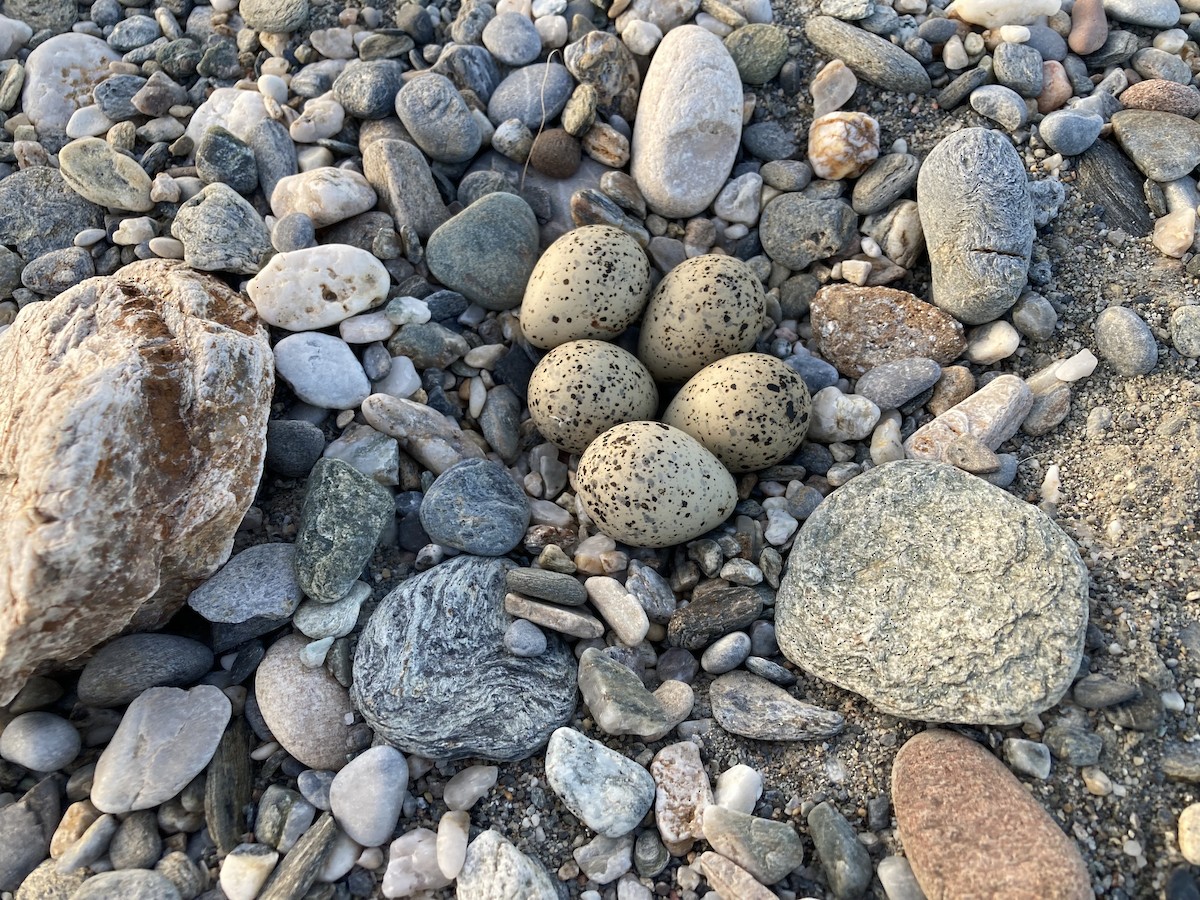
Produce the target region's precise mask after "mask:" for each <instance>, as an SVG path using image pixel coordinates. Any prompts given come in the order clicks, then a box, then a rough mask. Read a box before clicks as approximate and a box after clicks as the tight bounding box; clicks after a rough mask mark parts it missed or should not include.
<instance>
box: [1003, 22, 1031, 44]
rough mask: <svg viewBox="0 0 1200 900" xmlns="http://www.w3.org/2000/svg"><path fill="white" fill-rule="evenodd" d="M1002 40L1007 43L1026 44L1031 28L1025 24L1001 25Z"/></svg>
mask: <svg viewBox="0 0 1200 900" xmlns="http://www.w3.org/2000/svg"><path fill="white" fill-rule="evenodd" d="M1000 40H1002V41H1004V42H1005V43H1006V44H1024V43H1025V42H1026V41H1028V40H1029V29H1028V28H1026V27H1025V26H1024V25H1004V26H1001V28H1000Z"/></svg>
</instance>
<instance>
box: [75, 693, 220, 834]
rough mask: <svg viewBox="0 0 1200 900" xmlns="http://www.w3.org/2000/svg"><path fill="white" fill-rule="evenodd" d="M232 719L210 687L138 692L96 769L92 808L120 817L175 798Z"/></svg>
mask: <svg viewBox="0 0 1200 900" xmlns="http://www.w3.org/2000/svg"><path fill="white" fill-rule="evenodd" d="M231 714H232V705H231V704H230V702H229V698H228V697H226V696H225V694H223V693H222V692H221V691H220V690H219V689H217V688H215V687H213V686H212V685H201V686H199V687H195V688H192V689H191V690H190V691H183V690H180V689H179V688H174V687H154V688H150V689H149V690H147V691H145V692H143V693H142V694H141V695H140V696H139V697H138V698H137V699H136V700H134V701H133V703H131V704H130V705H129V709H127V710H126V712H125V715H124V716H123V717H122V718H121V724H120V725H119V726H118V727H117V731H116V733H115V734H114V735H113V737H112V740H111V741H110V742H109V744H108V746H107V747H106V748H105V749H104V752H103V753H102V754H101V755H100V759H99V761H98V762H97V763H96V773H95V776H94V780H93V782H92V791H91V799H92V802H93V803H94V804H95V805H96V808H97V809H99V810H100V811H102V812H106V813H114V814H121V813H127V812H132V811H134V810H139V809H150V808H152V807H155V806H158V805H159V804H160V803H162V802H163V801H165V800H169V799H170V798H171V797H174V796H175V795H176V794H178V793H179V792H180V791H181V790H183V788H184V787H185V786H186V785H187V783H188V782H189V781H191V780H192V779H193V778H195V777H196V775H198V774H199V773H200V772H202V771H204V768H205V767H206V766H207V765H208V763H209V761H210V760H211V759H212V757H213V753H215V752H216V749H217V743H218V742H219V741H220V740H221V735H222V734H223V733H224V731H225V726H226V725H227V724H228V722H229V718H230V715H231Z"/></svg>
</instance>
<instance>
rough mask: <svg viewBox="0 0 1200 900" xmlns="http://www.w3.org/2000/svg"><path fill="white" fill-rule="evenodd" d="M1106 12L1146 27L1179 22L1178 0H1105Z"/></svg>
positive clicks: (1163, 26) (1166, 26) (1157, 26)
mask: <svg viewBox="0 0 1200 900" xmlns="http://www.w3.org/2000/svg"><path fill="white" fill-rule="evenodd" d="M1104 12H1105V13H1106V14H1107V15H1108V17H1109V18H1111V19H1116V20H1117V21H1118V22H1126V23H1128V24H1130V25H1142V26H1144V27H1146V28H1159V29H1162V28H1174V27H1175V25H1176V23H1178V22H1179V4H1178V3H1177V2H1176V0H1136V2H1135V0H1104Z"/></svg>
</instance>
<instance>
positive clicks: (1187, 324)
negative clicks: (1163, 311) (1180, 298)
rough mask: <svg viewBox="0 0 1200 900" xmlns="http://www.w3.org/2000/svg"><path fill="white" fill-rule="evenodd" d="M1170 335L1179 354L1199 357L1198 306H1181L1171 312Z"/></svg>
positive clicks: (1199, 316) (1199, 308)
mask: <svg viewBox="0 0 1200 900" xmlns="http://www.w3.org/2000/svg"><path fill="white" fill-rule="evenodd" d="M1170 335H1171V343H1172V345H1174V347H1175V349H1176V351H1178V352H1179V354H1180V355H1181V356H1187V357H1191V358H1196V357H1200V306H1181V307H1179V308H1178V309H1177V310H1175V312H1173V313H1171V321H1170Z"/></svg>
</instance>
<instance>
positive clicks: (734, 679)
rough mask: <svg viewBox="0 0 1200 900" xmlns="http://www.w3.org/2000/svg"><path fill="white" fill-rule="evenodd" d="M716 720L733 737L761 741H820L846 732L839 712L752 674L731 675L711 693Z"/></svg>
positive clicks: (716, 683)
mask: <svg viewBox="0 0 1200 900" xmlns="http://www.w3.org/2000/svg"><path fill="white" fill-rule="evenodd" d="M708 698H709V701H710V702H711V703H712V711H713V718H714V719H716V720H717V724H719V725H720V726H721V727H722V728H724V729H725V730H726V731H728V732H729V733H730V734H737V735H741V736H742V737H748V738H754V739H755V740H759V741H817V740H823V739H824V738H827V737H832V736H833V735H835V734H837V733H838V732H840V731H841V730H842V725H843V724H844V720H843V719H842V717H841V716H840V715H839V714H838V713H835V712H831V711H829V710H827V709H821V708H820V707H817V706H813V705H811V704H809V703H805V702H803V701H802V700H797V699H796V698H795V697H793V696H792V695H791V694H789V693H788V692H787V691H785V690H784V689H783V688H781V687H779V686H778V685H774V684H771V682H769V681H767V680H766V679H765V678H759V677H758V676H757V675H753V674H751V673H750V672H730V673H729V674H727V675H722V676H720V677H719V678H717V679H716V680H714V681H713V683H712V685H711V687H710V688H709V692H708Z"/></svg>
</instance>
